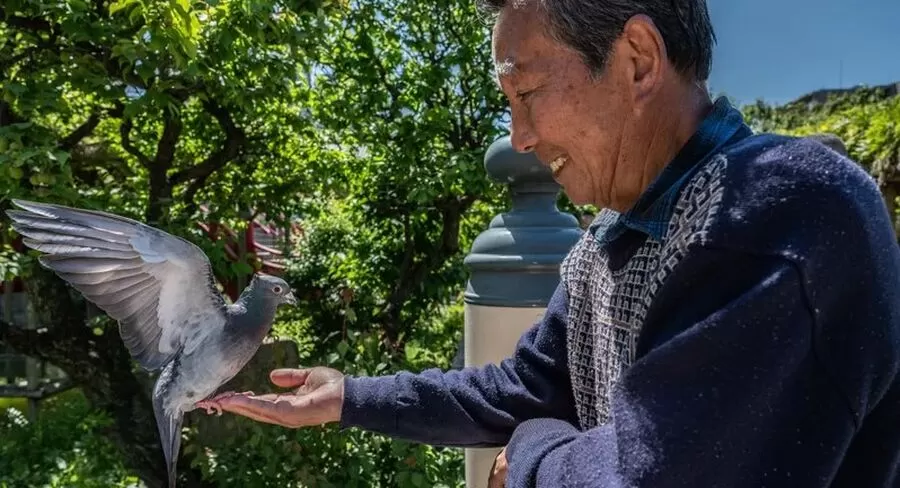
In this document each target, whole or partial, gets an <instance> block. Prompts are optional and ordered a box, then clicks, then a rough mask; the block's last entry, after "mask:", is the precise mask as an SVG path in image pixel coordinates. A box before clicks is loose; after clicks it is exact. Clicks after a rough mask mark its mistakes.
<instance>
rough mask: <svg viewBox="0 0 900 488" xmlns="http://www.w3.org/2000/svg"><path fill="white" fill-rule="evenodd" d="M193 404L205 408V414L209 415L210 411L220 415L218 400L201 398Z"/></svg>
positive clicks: (220, 407) (220, 408)
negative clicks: (201, 399) (200, 400)
mask: <svg viewBox="0 0 900 488" xmlns="http://www.w3.org/2000/svg"><path fill="white" fill-rule="evenodd" d="M194 406H196V407H197V408H202V409H204V410H206V415H209V414H211V413H212V412H215V413H216V415H218V416H221V415H222V406H221V405H219V402H217V401H212V400H203V401H202V402H197V403H196V404H194Z"/></svg>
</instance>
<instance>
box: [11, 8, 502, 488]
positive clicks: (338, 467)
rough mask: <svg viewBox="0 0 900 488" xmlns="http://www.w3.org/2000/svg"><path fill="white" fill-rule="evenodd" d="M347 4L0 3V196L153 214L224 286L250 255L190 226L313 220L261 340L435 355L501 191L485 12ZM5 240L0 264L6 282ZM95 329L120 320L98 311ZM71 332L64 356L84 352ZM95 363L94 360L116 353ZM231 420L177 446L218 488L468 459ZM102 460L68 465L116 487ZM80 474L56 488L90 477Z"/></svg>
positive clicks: (438, 362) (381, 361) (325, 356)
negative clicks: (290, 291) (469, 257)
mask: <svg viewBox="0 0 900 488" xmlns="http://www.w3.org/2000/svg"><path fill="white" fill-rule="evenodd" d="M338 7H344V6H340V5H337V4H335V3H333V2H329V1H327V0H322V1H317V0H307V1H304V2H288V3H284V2H277V1H263V2H251V3H247V2H237V1H231V0H225V1H219V2H213V3H197V2H186V1H181V0H170V1H161V0H115V1H113V2H111V3H107V4H103V3H102V2H101V3H96V2H95V3H85V2H81V1H80V0H63V1H62V2H57V3H55V4H53V5H49V4H46V3H45V2H40V1H37V0H14V1H13V2H5V3H4V5H3V6H0V75H2V76H0V78H2V79H3V80H4V84H3V85H2V86H0V96H2V98H0V158H3V159H0V207H5V206H6V205H7V201H8V199H9V198H18V197H21V198H32V199H39V200H45V201H54V202H60V203H66V204H71V205H76V206H81V207H88V208H97V209H102V210H107V211H112V212H115V213H118V214H122V215H125V216H129V217H133V218H137V219H140V220H144V221H148V222H149V223H151V224H154V225H157V226H160V227H162V228H164V229H166V230H169V231H171V232H173V233H175V234H177V235H180V236H183V237H185V238H188V239H190V240H192V241H193V242H195V243H197V244H198V245H200V246H201V247H202V248H203V249H204V251H206V252H207V254H208V255H209V256H210V260H211V261H212V263H213V266H214V268H215V269H216V271H217V273H216V274H217V275H218V276H219V277H220V278H231V277H233V276H235V275H237V274H241V273H246V272H248V271H249V267H248V266H247V264H246V263H229V262H228V261H227V260H226V258H225V252H224V249H223V247H222V245H221V243H213V242H210V241H209V240H208V239H206V238H205V237H204V236H203V235H202V234H201V233H200V231H199V230H197V229H196V227H195V225H194V222H195V221H196V220H198V219H206V220H215V221H219V222H222V223H225V224H228V225H231V226H232V227H233V228H235V229H236V230H240V229H241V228H242V222H243V221H245V220H246V218H247V217H249V216H251V215H253V214H256V213H265V216H266V217H267V218H268V219H270V220H274V221H276V222H277V223H279V224H281V223H284V222H285V221H293V222H299V223H300V224H301V225H302V226H303V227H304V229H305V235H304V237H303V238H301V239H300V240H299V241H298V242H296V243H295V245H296V248H295V252H294V255H293V256H292V257H291V261H290V266H289V273H288V276H287V277H288V279H289V280H290V281H291V283H292V284H293V285H294V286H295V287H296V288H297V289H298V290H297V291H298V292H300V293H302V295H303V299H302V301H301V303H300V305H299V306H298V307H297V309H296V310H295V311H293V312H291V313H287V314H285V315H283V316H282V317H281V319H280V320H281V321H280V323H279V326H278V327H277V328H276V331H275V335H279V336H284V337H290V338H292V339H294V340H297V341H298V342H299V343H300V344H301V349H302V351H303V354H304V362H305V363H306V364H327V365H331V366H333V367H336V368H339V369H342V370H343V371H345V372H347V373H357V374H382V373H389V372H393V371H397V370H401V369H406V370H412V371H417V370H421V369H423V368H426V367H447V366H448V365H449V361H450V358H451V357H452V356H453V354H454V352H455V347H456V345H457V343H458V339H459V337H460V333H461V331H462V313H461V307H460V304H459V303H458V301H457V298H458V295H459V292H460V291H461V288H462V286H463V284H464V282H465V271H464V269H463V267H462V258H463V255H464V250H465V249H468V247H469V246H470V245H471V242H472V240H473V239H474V238H475V236H476V235H477V234H478V233H479V232H481V231H482V230H483V229H484V227H485V226H486V225H487V222H488V220H489V219H490V218H491V217H492V216H493V215H494V214H496V213H497V210H498V206H499V205H501V204H505V201H504V200H503V199H504V197H505V195H504V193H503V191H502V186H500V185H494V184H492V183H490V182H489V181H488V179H487V178H486V175H485V174H484V171H483V168H482V158H483V155H484V150H485V149H486V148H487V146H488V145H489V144H490V143H491V142H492V141H493V140H494V139H495V138H496V137H497V136H498V135H500V133H501V131H502V128H501V124H500V121H501V120H502V118H503V117H504V116H505V114H506V104H505V103H504V101H503V99H502V95H501V94H500V92H499V91H498V90H497V89H496V87H495V86H494V83H493V80H492V79H491V73H492V65H491V60H490V46H489V36H488V35H487V34H488V27H487V26H486V25H484V24H482V23H481V22H480V20H479V17H478V14H477V13H476V12H475V9H474V5H473V3H472V2H471V1H469V0H451V1H450V2H449V3H448V2H443V3H441V4H430V3H427V2H425V3H423V2H414V1H411V0H389V1H379V2H375V1H371V0H358V1H353V2H350V4H349V5H347V6H346V7H349V8H347V9H343V10H342V9H340V8H338ZM201 204H204V205H207V206H208V208H209V210H210V213H209V214H208V215H205V216H204V215H202V212H201V211H200V205H201ZM3 242H4V244H0V247H2V250H0V267H3V272H4V273H5V274H7V275H14V274H20V272H19V271H18V270H19V267H18V265H17V264H16V262H17V261H16V259H18V258H14V256H13V255H12V253H9V252H8V250H9V247H8V242H9V241H8V240H5V241H3ZM103 323H105V324H106V325H103ZM96 325H97V329H98V332H99V333H103V334H113V333H114V327H115V326H114V325H113V324H110V323H109V321H98V322H97V324H96ZM104 329H105V331H104ZM79 347H81V348H82V349H83V350H75V349H69V350H67V352H66V354H69V355H75V354H85V355H87V354H88V352H89V351H92V352H94V353H95V354H96V353H98V351H93V349H92V348H91V346H90V344H87V343H85V344H80V345H79ZM120 352H121V351H116V350H111V351H99V354H101V355H104V354H108V355H111V356H114V355H115V354H118V353H120ZM106 359H108V358H106ZM106 359H100V360H97V361H93V360H91V361H89V363H90V364H112V363H114V361H112V360H109V361H107V360H106ZM110 388H111V391H110V392H109V395H111V396H112V395H116V394H119V392H118V391H117V390H116V385H115V384H111V385H110ZM92 398H95V397H92ZM85 415H87V414H86V413H85ZM243 426H244V428H243V429H241V430H240V431H239V432H235V434H234V436H233V437H230V438H229V440H228V441H227V442H225V443H223V444H222V445H217V446H214V447H210V448H208V449H207V448H201V446H200V444H199V443H198V442H197V441H195V439H194V438H193V437H189V438H188V439H187V440H186V442H185V445H184V448H183V453H184V454H185V455H193V456H194V462H195V466H196V467H197V469H199V470H200V471H201V472H203V473H205V475H206V476H207V477H208V478H209V480H211V481H213V482H215V483H217V484H218V485H220V486H248V485H249V486H278V487H281V486H348V487H350V486H385V487H387V486H391V487H394V486H398V487H401V488H411V487H416V486H442V484H443V485H446V486H459V485H460V483H461V480H462V453H461V451H459V450H450V449H436V448H431V447H427V446H420V445H414V444H411V443H406V442H398V441H391V440H389V439H386V438H384V437H382V436H378V435H374V434H367V433H362V432H356V431H348V432H339V431H337V430H336V429H334V428H326V429H301V430H296V431H286V430H285V429H281V428H276V427H270V426H265V425H258V424H254V423H252V422H249V421H248V422H244V423H243ZM136 427H140V428H142V429H147V428H148V427H147V426H136ZM53 428H54V429H58V430H60V433H59V435H61V436H64V437H65V436H73V438H74V436H75V434H77V433H79V432H83V431H79V430H78V429H79V428H82V427H79V426H78V425H75V424H65V423H60V424H54V427H53ZM104 428H107V429H116V428H121V427H120V426H119V427H117V426H116V425H107V426H106V427H104ZM149 428H152V426H151V427H149ZM92 432H102V429H101V430H96V429H94V430H92ZM96 435H98V436H99V435H100V434H96ZM112 437H113V436H111V438H112ZM97 439H102V437H97ZM97 439H95V441H96V442H100V441H99V440H97ZM21 442H24V437H17V438H16V444H18V443H21ZM85 442H87V441H85ZM90 442H94V441H90ZM16 444H13V445H16ZM59 445H60V446H64V445H65V443H63V442H60V443H59ZM118 448H119V449H120V450H127V449H129V446H118ZM49 451H52V449H51V450H49ZM67 452H68V451H67ZM104 452H106V451H103V450H102V449H99V448H98V449H96V453H98V456H100V457H97V456H95V455H94V450H83V451H78V455H73V456H74V457H72V459H73V461H72V462H71V463H70V464H72V463H74V464H73V465H79V466H80V465H84V466H95V467H96V469H97V470H98V474H97V476H96V477H95V478H96V479H97V480H99V481H98V482H99V483H101V484H103V483H105V485H106V486H110V485H112V486H115V485H116V483H118V482H119V480H121V479H122V476H121V472H122V471H121V470H120V465H119V464H114V463H113V462H112V461H110V459H112V458H107V457H104V456H105V454H102V453H104ZM10 453H11V456H12V457H11V458H9V459H12V460H19V461H21V460H22V459H27V458H23V457H22V455H20V454H15V455H13V453H12V451H10ZM101 454H102V455H101ZM136 458H139V456H132V457H130V458H129V457H125V458H123V459H136ZM116 459H118V458H116ZM76 461H77V462H76ZM117 462H120V461H117ZM41 466H43V465H41ZM102 466H107V469H106V470H105V472H104V473H105V474H100V473H99V471H101V470H102V469H101V468H102ZM145 468H147V469H151V470H152V469H156V467H155V466H152V467H149V468H148V467H146V466H145ZM35 469H38V468H35ZM40 469H44V468H43V467H41V468H40ZM48 469H49V468H48ZM90 469H94V468H90ZM86 470H87V471H86ZM128 470H130V472H136V471H135V468H134V466H128ZM26 471H27V472H28V474H27V476H31V477H33V478H29V480H31V479H34V480H37V478H34V477H37V476H42V475H41V474H40V473H33V472H31V471H29V470H26ZM88 471H89V469H88V468H84V470H82V471H81V472H82V473H86V472H88ZM48 472H54V471H53V470H52V469H49V471H48ZM23 476H24V475H23ZM84 479H85V478H84V476H81V478H80V480H81V481H76V480H74V479H72V478H71V477H70V478H68V479H67V481H66V486H76V487H77V486H89V485H83V484H81V483H83V482H84V481H83V480H84ZM31 482H32V481H29V483H31ZM34 483H36V484H37V486H40V485H41V483H44V482H43V481H40V480H37V481H34Z"/></svg>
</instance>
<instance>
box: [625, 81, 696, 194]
mask: <svg viewBox="0 0 900 488" xmlns="http://www.w3.org/2000/svg"><path fill="white" fill-rule="evenodd" d="M711 108H712V100H711V99H710V96H709V93H708V92H707V91H706V89H705V88H704V87H703V86H698V85H685V86H681V87H677V88H676V89H672V90H669V92H668V93H662V94H660V97H659V98H658V99H657V101H656V103H654V104H653V106H652V107H650V109H649V110H647V112H646V115H645V117H647V118H648V123H647V124H646V125H645V127H647V130H646V133H645V134H646V136H645V137H643V138H642V139H644V140H645V141H649V142H648V143H647V144H643V145H641V146H642V147H632V148H631V149H632V150H633V151H636V152H637V153H638V154H637V155H636V157H635V158H634V159H633V160H636V161H643V162H644V164H643V168H642V176H641V191H640V193H643V192H644V191H645V190H646V189H647V187H648V186H650V183H651V182H653V180H654V179H656V177H657V176H659V174H660V173H661V172H662V170H663V168H665V166H666V165H667V164H669V162H671V161H672V159H674V158H675V155H677V154H678V152H679V151H680V150H681V148H683V147H684V146H685V144H687V142H688V140H690V138H691V137H692V136H693V135H694V133H696V132H697V129H698V128H699V127H700V124H701V123H702V122H703V119H704V118H705V117H706V116H707V114H708V113H709V111H710V109H711ZM640 193H639V194H640ZM639 194H638V195H637V196H639ZM637 196H635V201H636V199H637ZM634 203H635V202H634V201H632V202H630V204H629V207H630V206H631V205H634Z"/></svg>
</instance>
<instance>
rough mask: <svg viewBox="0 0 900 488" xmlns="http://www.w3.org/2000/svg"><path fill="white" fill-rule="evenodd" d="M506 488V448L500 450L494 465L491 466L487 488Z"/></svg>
mask: <svg viewBox="0 0 900 488" xmlns="http://www.w3.org/2000/svg"><path fill="white" fill-rule="evenodd" d="M504 486H506V448H505V447H504V448H503V449H501V450H500V454H497V459H495V460H494V465H493V466H491V475H490V476H489V477H488V488H503V487H504Z"/></svg>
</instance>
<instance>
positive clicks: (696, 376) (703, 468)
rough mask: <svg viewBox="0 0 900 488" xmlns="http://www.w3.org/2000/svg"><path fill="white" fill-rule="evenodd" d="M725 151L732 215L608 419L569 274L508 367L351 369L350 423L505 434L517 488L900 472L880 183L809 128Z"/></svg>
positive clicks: (848, 482) (670, 304) (720, 221)
mask: <svg viewBox="0 0 900 488" xmlns="http://www.w3.org/2000/svg"><path fill="white" fill-rule="evenodd" d="M722 151H723V152H724V154H725V155H726V157H727V158H728V166H727V169H726V174H725V176H724V178H725V184H724V188H725V192H724V194H723V196H722V202H721V210H720V211H719V212H718V214H717V217H716V220H715V222H714V224H713V225H712V226H711V227H710V228H709V229H708V235H707V236H706V239H705V240H704V242H703V244H702V245H697V246H695V247H694V248H692V249H691V250H690V252H688V253H687V255H686V257H685V258H684V259H683V260H682V262H680V263H679V264H678V266H677V267H676V268H675V269H674V270H673V271H672V273H671V274H670V275H669V277H668V279H667V280H666V281H665V283H664V284H663V286H662V288H661V289H660V290H659V292H658V293H657V294H656V298H655V299H654V301H653V303H652V304H651V306H650V309H649V311H648V312H647V316H646V320H645V323H644V326H643V328H642V330H641V332H640V337H639V342H638V348H637V357H636V358H635V361H634V363H633V364H632V365H631V366H630V367H629V368H627V370H626V371H625V372H624V373H623V374H622V376H621V377H620V378H619V380H618V383H617V385H616V387H615V390H614V393H613V395H612V405H611V410H612V415H611V420H610V421H609V422H607V423H605V424H603V425H600V426H598V427H596V428H592V429H587V430H585V429H582V428H581V427H580V425H579V421H578V418H577V416H576V413H575V409H574V401H573V394H572V391H571V382H570V375H569V371H568V366H567V343H566V328H567V323H566V320H567V290H566V288H565V284H564V283H563V284H561V285H560V287H559V288H558V289H557V291H556V293H555V294H554V296H553V297H552V299H551V300H550V303H549V306H548V309H547V311H546V314H545V316H544V318H543V319H542V320H541V321H540V322H539V323H537V324H536V325H535V326H534V327H533V328H532V329H530V330H529V331H528V332H527V333H526V334H525V335H524V336H523V337H522V338H521V340H520V341H519V343H518V345H517V347H516V350H515V352H514V354H513V355H512V356H511V357H510V358H508V359H506V360H504V361H503V362H502V363H501V364H499V365H489V366H485V367H480V368H466V369H463V370H458V371H439V370H428V371H424V372H422V373H420V374H411V373H406V372H404V373H398V374H395V375H390V376H385V377H378V378H366V377H353V378H351V377H348V378H347V379H346V380H345V381H346V382H345V400H344V408H343V412H342V418H341V423H342V425H343V426H344V427H351V426H355V427H361V428H364V429H367V430H370V431H375V432H380V433H384V434H386V435H389V436H394V437H398V438H405V439H410V440H413V441H418V442H423V443H429V444H433V445H445V446H500V445H504V444H508V447H507V459H508V462H509V474H508V478H507V486H508V487H510V488H520V487H532V486H540V487H545V486H547V487H550V486H552V487H576V486H577V487H608V488H612V487H626V486H627V487H653V488H673V487H691V488H697V487H704V488H709V487H727V488H742V487H747V488H750V487H753V488H759V487H792V488H793V487H804V488H807V487H809V488H812V487H829V486H831V487H895V486H900V474H898V466H900V464H898V462H900V376H898V369H900V250H898V246H897V243H896V240H895V236H894V234H893V231H892V226H891V223H890V218H889V216H888V214H887V212H886V209H885V205H884V203H883V201H882V199H881V196H880V194H879V192H878V189H877V187H876V185H875V183H874V182H873V181H872V179H871V178H870V177H869V176H868V175H867V174H866V173H865V172H863V171H862V170H861V169H859V168H858V167H857V166H856V165H855V164H854V163H853V162H851V161H849V160H847V159H845V158H843V157H841V156H839V155H838V154H837V153H835V152H833V151H831V150H829V149H826V148H825V147H824V146H822V145H820V144H818V143H816V142H812V141H809V140H803V139H792V138H786V137H780V136H774V135H754V136H750V137H746V138H741V139H740V140H739V141H737V142H735V143H733V144H730V145H726V146H725V147H724V148H723V149H722ZM625 234H626V236H625V237H624V238H629V237H628V236H631V237H630V238H638V237H635V235H636V234H635V233H632V234H628V233H627V232H626V233H625ZM629 249H633V246H627V245H624V246H610V253H611V259H613V258H615V256H614V255H613V253H615V252H619V253H627V252H628V250H629ZM622 259H628V257H627V256H624V257H622Z"/></svg>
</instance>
